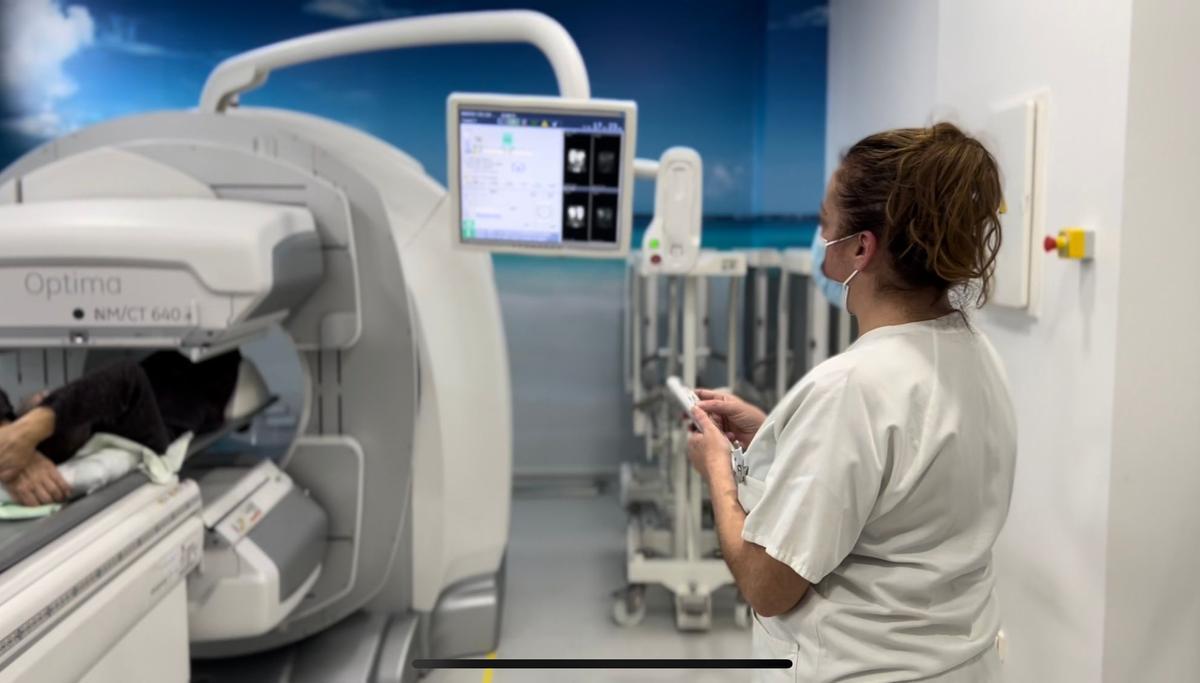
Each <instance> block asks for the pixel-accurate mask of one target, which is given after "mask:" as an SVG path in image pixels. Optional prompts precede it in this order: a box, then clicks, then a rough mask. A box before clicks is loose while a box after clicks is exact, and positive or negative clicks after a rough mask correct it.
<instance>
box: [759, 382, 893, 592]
mask: <svg viewBox="0 0 1200 683" xmlns="http://www.w3.org/2000/svg"><path fill="white" fill-rule="evenodd" d="M781 417H782V416H781ZM777 424H779V425H782V426H780V427H779V428H778V434H777V435H776V442H775V448H776V452H775V454H774V459H773V460H772V462H771V465H770V469H769V470H768V471H767V474H766V479H765V481H764V487H763V495H762V498H761V499H760V500H759V502H758V503H757V504H756V505H755V506H754V508H753V509H752V510H751V511H750V514H749V515H748V516H747V517H746V523H745V527H744V529H743V531H742V538H743V539H745V540H746V541H749V542H751V543H755V544H757V545H760V546H762V547H763V548H765V549H766V551H767V554H768V555H770V556H771V557H773V558H775V559H777V560H779V561H780V562H783V563H784V564H787V565H788V566H789V567H791V568H792V569H793V570H795V571H796V573H797V574H799V575H800V576H802V577H803V578H804V579H806V580H807V581H809V583H818V582H819V581H821V580H822V579H824V578H825V576H826V575H828V574H829V573H830V572H831V571H833V570H834V569H836V568H837V566H838V565H839V564H841V563H842V560H844V559H845V558H846V556H847V555H849V554H850V551H851V550H852V549H853V548H854V546H855V545H856V544H857V543H858V538H859V535H860V534H861V533H862V530H863V526H864V525H865V524H866V522H867V519H868V517H869V516H870V514H871V510H872V509H874V507H875V501H876V498H877V497H878V495H879V487H880V482H881V481H882V477H883V466H882V463H883V460H882V457H883V454H882V453H880V452H879V448H878V447H877V445H876V443H875V442H874V439H873V437H872V434H873V433H874V431H875V430H874V429H872V420H871V415H870V411H869V405H868V401H867V400H866V399H865V397H864V395H863V392H862V391H861V388H859V387H857V386H856V385H855V383H854V382H853V380H852V378H851V377H850V376H849V375H846V376H843V377H840V378H838V379H837V380H836V381H832V382H828V383H824V384H823V386H821V385H819V386H814V387H813V388H812V390H811V391H808V392H806V393H805V394H803V395H802V396H801V397H800V398H799V400H798V402H797V405H796V408H795V412H794V414H793V415H792V416H791V417H790V418H789V419H781V420H779V421H778V422H777Z"/></svg>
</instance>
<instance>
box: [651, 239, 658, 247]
mask: <svg viewBox="0 0 1200 683" xmlns="http://www.w3.org/2000/svg"><path fill="white" fill-rule="evenodd" d="M650 248H651V249H658V240H656V239H653V240H650Z"/></svg>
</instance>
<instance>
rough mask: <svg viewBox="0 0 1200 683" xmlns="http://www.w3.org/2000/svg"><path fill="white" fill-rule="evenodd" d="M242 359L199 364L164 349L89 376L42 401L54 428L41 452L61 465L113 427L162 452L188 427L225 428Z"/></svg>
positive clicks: (229, 356)
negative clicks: (87, 443)
mask: <svg viewBox="0 0 1200 683" xmlns="http://www.w3.org/2000/svg"><path fill="white" fill-rule="evenodd" d="M240 363H241V354H240V353H238V352H237V351H232V352H230V353H226V354H223V355H221V356H217V357H215V358H211V359H208V360H206V361H203V362H201V363H192V362H191V361H190V360H188V359H187V358H185V357H183V356H181V355H180V354H178V353H175V352H173V351H162V352H158V353H154V354H152V355H150V356H148V357H146V358H145V359H143V360H142V361H141V362H139V363H135V362H132V361H120V362H116V363H113V364H111V365H107V366H105V367H103V368H101V369H99V370H96V371H95V372H91V373H88V374H87V375H85V376H83V377H81V378H79V379H77V380H75V381H74V382H71V383H69V384H66V385H64V386H63V387H61V388H59V389H57V390H56V391H54V392H53V393H51V394H50V395H49V396H47V397H46V399H45V400H44V401H42V405H43V406H45V407H47V408H50V409H51V410H53V411H54V416H55V428H54V434H53V435H52V436H51V437H50V438H49V439H46V440H45V441H43V442H42V443H41V444H39V446H38V449H39V450H40V451H41V452H42V453H43V454H44V455H45V456H46V457H48V458H50V459H51V460H53V461H54V462H55V463H61V462H65V461H66V460H69V459H70V458H71V457H72V456H74V455H75V452H76V451H78V450H79V448H80V447H82V446H83V444H84V443H86V442H87V440H88V439H90V438H91V437H92V435H93V434H95V433H96V432H107V433H109V434H116V435H117V436H122V437H125V438H127V439H130V440H132V441H136V442H138V443H140V444H142V445H144V446H147V447H149V448H150V449H151V450H153V451H155V452H156V453H162V452H163V451H165V450H166V449H167V446H168V445H170V443H171V442H172V441H174V440H175V439H176V438H178V437H179V435H181V434H183V433H184V432H189V431H190V432H194V433H197V434H200V433H204V432H207V431H212V430H213V429H216V428H217V427H219V426H220V425H221V422H222V421H223V420H224V415H225V406H226V405H227V404H228V403H229V398H230V396H231V395H232V394H233V390H234V387H235V386H236V384H237V374H238V366H239V364H240Z"/></svg>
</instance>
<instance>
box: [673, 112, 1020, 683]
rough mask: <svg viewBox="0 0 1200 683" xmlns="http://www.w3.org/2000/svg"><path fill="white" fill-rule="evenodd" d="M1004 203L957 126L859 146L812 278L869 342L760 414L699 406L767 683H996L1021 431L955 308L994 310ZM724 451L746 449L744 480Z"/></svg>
mask: <svg viewBox="0 0 1200 683" xmlns="http://www.w3.org/2000/svg"><path fill="white" fill-rule="evenodd" d="M1000 192H1001V191H1000V180H999V173H998V170H997V168H996V163H995V161H994V160H993V158H992V156H991V155H990V154H989V153H988V151H987V150H986V149H985V148H984V147H983V145H981V144H980V143H979V142H978V141H976V140H974V139H972V138H970V137H968V136H966V135H964V134H963V133H962V132H961V131H960V130H959V129H958V128H956V127H954V126H953V125H951V124H947V123H940V124H938V125H935V126H934V127H932V128H911V129H902V130H892V131H887V132H883V133H879V134H876V135H872V136H870V137H867V138H865V139H863V140H862V141H860V142H858V143H857V144H855V145H854V146H853V147H852V148H850V150H849V151H848V152H847V153H846V156H845V158H844V159H843V161H842V164H841V166H840V167H839V168H838V170H837V172H836V173H835V174H834V175H833V177H832V179H831V180H830V183H829V189H828V193H827V195H826V197H825V202H824V205H823V207H822V220H821V225H822V228H821V233H820V234H819V236H818V238H817V240H818V241H817V242H816V244H815V245H814V246H815V249H814V257H815V258H814V266H813V267H814V272H821V273H822V274H823V275H824V276H825V277H827V278H828V279H829V280H832V281H834V282H833V283H832V284H833V289H834V290H835V296H834V297H833V299H834V301H835V303H838V304H841V305H843V307H844V308H846V309H847V310H848V311H849V312H850V313H851V314H853V315H855V316H856V317H857V319H858V326H859V330H860V333H861V335H860V337H859V338H858V340H857V341H855V342H854V344H852V345H851V346H850V347H849V348H848V349H846V350H845V351H844V352H843V353H841V354H840V355H837V356H835V357H833V358H830V359H829V360H827V361H825V362H824V363H821V364H820V365H818V366H817V367H816V368H813V370H812V371H811V372H809V373H808V374H807V375H806V376H805V377H804V378H803V379H801V380H800V382H799V383H797V384H796V386H795V387H793V388H792V389H791V391H789V392H788V394H787V395H786V396H784V397H783V399H782V400H781V401H780V402H779V405H777V406H775V408H774V409H773V410H772V411H771V412H770V414H768V415H764V414H763V413H762V411H760V410H758V409H757V408H755V407H753V406H751V405H749V404H747V403H745V402H744V401H742V400H740V399H738V398H736V397H734V396H732V395H728V394H720V393H716V392H706V391H700V392H698V393H699V395H700V398H701V399H703V400H702V402H701V403H700V404H699V406H698V407H697V408H696V411H695V418H696V420H697V421H698V422H699V428H698V429H695V430H694V431H693V433H692V434H691V436H690V437H689V441H688V456H689V458H690V459H691V461H692V463H693V465H694V466H695V467H696V468H697V469H698V470H699V471H700V473H701V474H702V475H703V476H704V478H705V480H706V481H707V483H708V485H709V487H710V490H711V492H712V502H713V509H714V515H715V519H716V525H717V531H718V535H719V537H720V542H721V549H722V551H723V554H724V557H725V560H726V562H727V563H728V564H729V567H730V570H731V571H732V572H733V576H734V578H735V580H736V582H737V585H738V588H739V589H740V590H741V592H742V595H743V596H744V597H745V598H746V600H747V601H748V602H749V603H750V606H751V607H752V608H753V610H754V612H755V613H756V615H755V624H754V634H753V638H754V654H755V656H756V657H769V658H782V659H788V660H790V661H792V662H793V663H794V666H793V667H792V668H791V669H774V670H766V671H761V672H759V680H762V681H774V680H780V681H782V680H789V681H792V680H795V681H805V682H817V681H888V682H891V681H911V680H934V681H939V682H950V681H994V680H998V678H999V657H998V654H997V647H996V639H997V634H998V631H999V628H1000V615H999V610H998V608H997V603H996V595H995V571H994V567H993V563H992V544H993V543H994V542H995V541H996V536H997V535H998V534H999V533H1000V529H1001V527H1002V526H1003V525H1004V519H1005V517H1006V516H1007V514H1008V505H1009V497H1010V493H1011V491H1012V482H1013V467H1014V463H1015V459H1016V425H1015V421H1014V417H1013V408H1012V402H1011V399H1010V398H1009V391H1008V386H1007V382H1006V380H1005V376H1004V370H1003V369H1002V367H1001V364H1000V361H999V359H998V357H997V355H996V353H995V350H994V349H993V348H992V346H991V344H990V343H989V342H988V340H987V339H986V338H985V337H984V335H983V333H982V332H980V331H979V330H978V329H975V328H974V327H973V326H972V325H971V323H970V321H969V318H968V317H967V315H966V313H965V311H963V310H962V309H961V308H958V307H959V306H965V305H966V304H968V303H971V302H973V303H975V304H976V305H982V304H983V303H984V302H986V299H987V292H988V288H989V285H990V282H991V275H992V269H993V264H994V262H995V259H996V251H997V249H998V248H999V245H1000V223H999V219H998V215H997V213H998V210H999V207H1000V205H1001V194H1000ZM839 283H840V284H839ZM731 439H737V440H738V441H740V442H741V443H743V444H747V443H748V444H749V448H748V450H747V451H746V454H745V461H744V465H745V468H739V470H740V471H739V472H735V471H734V468H733V467H731V447H730V443H729V440H731ZM739 479H741V481H739Z"/></svg>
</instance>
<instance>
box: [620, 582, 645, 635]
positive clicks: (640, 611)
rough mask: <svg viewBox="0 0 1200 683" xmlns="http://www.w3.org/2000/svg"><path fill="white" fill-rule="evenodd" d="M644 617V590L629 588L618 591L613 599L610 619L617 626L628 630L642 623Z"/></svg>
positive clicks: (636, 587) (641, 588)
mask: <svg viewBox="0 0 1200 683" xmlns="http://www.w3.org/2000/svg"><path fill="white" fill-rule="evenodd" d="M645 616H646V589H645V588H643V587H642V586H630V587H628V588H626V589H625V590H623V591H618V592H617V595H616V597H615V598H614V599H613V605H612V617H613V621H615V622H616V623H617V626H621V627H624V628H629V627H631V626H637V625H638V624H640V623H642V619H643V618H645Z"/></svg>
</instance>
